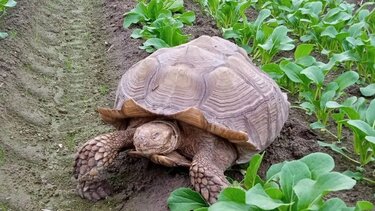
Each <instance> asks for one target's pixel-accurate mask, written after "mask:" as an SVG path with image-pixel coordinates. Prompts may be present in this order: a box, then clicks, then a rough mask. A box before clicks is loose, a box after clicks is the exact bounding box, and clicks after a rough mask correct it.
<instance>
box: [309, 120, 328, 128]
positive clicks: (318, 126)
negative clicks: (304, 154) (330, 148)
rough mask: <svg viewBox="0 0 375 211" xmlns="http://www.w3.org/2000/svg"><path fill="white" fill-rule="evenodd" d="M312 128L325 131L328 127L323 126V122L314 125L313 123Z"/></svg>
mask: <svg viewBox="0 0 375 211" xmlns="http://www.w3.org/2000/svg"><path fill="white" fill-rule="evenodd" d="M310 127H311V129H314V130H315V129H323V128H326V126H325V125H323V123H321V122H319V121H318V122H314V123H311V124H310Z"/></svg>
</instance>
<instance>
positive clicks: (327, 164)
mask: <svg viewBox="0 0 375 211" xmlns="http://www.w3.org/2000/svg"><path fill="white" fill-rule="evenodd" d="M300 161H302V162H304V163H305V164H306V165H307V166H308V167H309V169H310V171H311V176H312V179H317V178H318V177H319V176H321V175H323V174H326V173H328V172H330V171H332V170H333V168H334V167H335V162H334V160H333V158H332V157H331V156H330V155H328V154H326V153H322V152H315V153H311V154H309V155H306V156H305V157H303V158H301V159H300Z"/></svg>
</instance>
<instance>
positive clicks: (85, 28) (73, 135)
mask: <svg viewBox="0 0 375 211" xmlns="http://www.w3.org/2000/svg"><path fill="white" fill-rule="evenodd" d="M134 6H135V1H130V0H108V1H85V0H78V1H59V0H41V1H36V0H29V1H19V2H18V5H17V8H16V10H14V11H12V13H11V14H9V15H7V16H6V17H5V20H4V21H3V22H1V23H0V26H1V27H2V28H4V27H5V28H7V29H8V31H9V32H10V33H9V34H10V36H9V37H8V38H7V39H6V40H0V55H1V57H0V122H1V123H0V210H1V209H2V208H7V209H9V210H40V209H51V210H111V209H112V210H155V211H157V210H167V204H166V199H167V198H168V196H169V194H170V193H171V192H172V191H173V190H174V189H176V188H178V187H182V186H186V187H189V186H190V179H189V174H188V170H187V169H183V168H173V169H171V168H166V167H162V166H158V165H155V164H153V163H151V162H150V161H148V160H147V159H136V158H128V157H127V156H126V155H125V153H122V154H121V156H120V158H119V159H118V160H117V161H116V166H115V167H113V168H111V171H110V173H111V181H112V184H113V189H114V194H113V196H111V197H109V198H108V199H106V200H102V201H99V202H97V203H93V202H89V201H87V200H84V199H81V198H80V197H79V196H78V195H77V194H76V193H75V186H76V184H77V182H76V181H75V180H74V179H73V177H72V166H73V156H74V153H75V152H76V150H77V147H78V146H81V145H82V144H83V143H84V142H85V141H86V140H87V139H88V138H91V137H93V136H96V135H98V134H100V133H103V132H107V131H110V130H113V129H112V128H111V127H110V126H108V125H104V124H103V123H102V122H101V121H100V119H99V117H98V115H97V113H96V112H95V108H96V107H98V106H112V104H113V100H114V98H115V89H116V87H117V83H118V80H119V78H120V77H121V75H122V74H123V73H124V72H125V71H126V70H127V69H128V68H130V67H131V66H132V65H133V64H135V63H136V62H137V61H139V60H141V59H143V58H145V57H147V56H148V55H149V54H148V53H146V52H145V51H144V50H141V49H139V48H138V47H139V46H140V45H141V44H142V41H141V40H135V39H131V38H130V34H131V30H132V29H124V28H123V27H122V23H123V17H122V15H123V13H124V12H125V11H129V10H131V9H132V8H134ZM185 6H186V8H187V9H189V10H193V11H195V12H196V21H195V23H194V25H193V26H191V27H188V28H187V29H186V30H185V31H186V32H187V33H189V34H192V37H194V38H195V37H198V36H200V35H217V36H220V34H221V33H220V31H219V30H218V29H217V28H216V24H215V22H214V21H213V20H211V18H210V17H208V16H205V15H203V14H202V12H200V9H199V6H198V5H196V3H193V1H185ZM291 99H293V98H291ZM311 122H312V121H311V117H310V116H307V115H306V114H304V112H303V111H301V110H298V109H291V111H290V116H289V120H288V121H287V123H286V124H285V126H284V129H283V130H282V133H281V135H280V137H279V138H278V139H277V140H276V141H275V142H274V143H273V144H272V145H271V146H270V147H269V148H267V150H266V153H265V157H264V161H263V163H262V166H261V173H263V174H264V172H265V171H266V169H267V168H268V167H269V166H270V165H271V164H275V163H279V162H282V161H285V160H292V159H299V158H301V157H303V156H305V155H307V154H309V153H312V152H317V151H323V152H327V153H329V154H331V155H332V156H333V157H334V158H335V162H336V170H338V171H345V170H348V169H350V170H352V171H354V170H355V165H354V164H352V163H350V161H348V160H346V159H344V158H343V157H342V156H340V155H337V154H335V153H333V152H332V151H330V150H327V149H325V148H321V147H320V146H319V145H318V144H317V140H324V141H325V142H332V141H334V140H333V139H331V137H329V136H324V135H322V134H319V133H317V132H314V131H312V130H311V129H310V128H309V126H308V125H309V124H310V123H311ZM344 134H349V133H348V132H344ZM347 143H349V142H347ZM348 147H349V146H348ZM367 168H368V169H369V172H371V171H373V170H374V167H373V166H372V167H371V166H369V167H367ZM233 169H234V170H230V171H229V173H230V174H231V175H234V176H236V175H238V171H236V170H235V169H238V168H236V167H234V168H233ZM374 192H375V188H374V187H371V186H369V185H368V184H366V183H364V182H357V185H356V186H355V187H354V188H353V189H352V190H348V191H342V192H339V193H335V196H338V197H340V198H342V199H343V200H344V201H345V202H347V203H348V204H351V205H354V204H355V202H356V201H358V200H368V201H372V202H374Z"/></svg>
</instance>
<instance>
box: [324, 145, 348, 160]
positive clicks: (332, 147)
mask: <svg viewBox="0 0 375 211" xmlns="http://www.w3.org/2000/svg"><path fill="white" fill-rule="evenodd" d="M318 144H319V146H322V147H329V148H330V149H331V150H333V151H335V152H337V153H339V154H341V155H343V156H344V157H348V155H347V152H348V150H347V149H346V148H345V147H339V146H337V145H336V144H335V143H333V144H329V143H325V142H322V141H318ZM344 150H345V151H346V152H345V151H344Z"/></svg>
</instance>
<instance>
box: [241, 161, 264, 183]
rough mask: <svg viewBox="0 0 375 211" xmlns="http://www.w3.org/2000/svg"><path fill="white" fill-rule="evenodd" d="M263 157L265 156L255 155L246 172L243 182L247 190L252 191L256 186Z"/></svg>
mask: <svg viewBox="0 0 375 211" xmlns="http://www.w3.org/2000/svg"><path fill="white" fill-rule="evenodd" d="M263 155H264V154H262V155H260V154H255V155H254V156H253V157H252V158H251V160H250V164H249V167H248V168H247V170H246V175H245V179H244V181H243V183H244V185H245V188H246V189H250V188H251V187H253V186H254V185H255V184H256V178H257V175H258V169H259V167H260V164H261V163H262V159H263Z"/></svg>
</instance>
